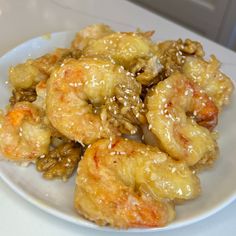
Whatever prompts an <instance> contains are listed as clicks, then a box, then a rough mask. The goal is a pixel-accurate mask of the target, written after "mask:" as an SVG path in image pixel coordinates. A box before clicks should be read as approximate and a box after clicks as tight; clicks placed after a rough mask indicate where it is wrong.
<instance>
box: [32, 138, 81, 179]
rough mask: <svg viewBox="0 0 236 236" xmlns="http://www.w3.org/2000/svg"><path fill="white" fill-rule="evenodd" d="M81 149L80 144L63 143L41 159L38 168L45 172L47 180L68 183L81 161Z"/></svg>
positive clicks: (37, 163)
mask: <svg viewBox="0 0 236 236" xmlns="http://www.w3.org/2000/svg"><path fill="white" fill-rule="evenodd" d="M80 156H81V148H80V147H79V146H78V144H76V143H73V142H70V143H62V144H60V145H59V146H57V147H56V148H54V149H53V150H51V151H50V152H49V153H48V154H47V155H45V156H42V157H39V158H38V159H37V161H36V168H37V170H38V171H40V172H43V177H44V178H45V179H49V180H51V179H55V178H60V179H62V180H64V181H66V180H67V179H68V178H69V177H70V176H71V175H72V173H73V172H74V170H75V169H76V167H77V164H78V162H79V160H80Z"/></svg>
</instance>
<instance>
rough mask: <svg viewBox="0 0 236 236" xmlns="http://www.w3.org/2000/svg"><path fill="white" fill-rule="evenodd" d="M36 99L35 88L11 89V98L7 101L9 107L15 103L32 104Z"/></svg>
mask: <svg viewBox="0 0 236 236" xmlns="http://www.w3.org/2000/svg"><path fill="white" fill-rule="evenodd" d="M36 98H37V94H36V91H35V88H29V89H13V90H12V96H11V97H10V99H9V102H10V104H11V106H13V105H14V104H16V103H17V102H23V101H25V102H34V101H35V100H36Z"/></svg>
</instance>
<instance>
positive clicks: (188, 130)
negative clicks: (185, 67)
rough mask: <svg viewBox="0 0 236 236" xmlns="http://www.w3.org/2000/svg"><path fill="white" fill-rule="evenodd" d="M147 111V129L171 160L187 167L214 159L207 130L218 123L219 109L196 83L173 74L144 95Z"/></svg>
mask: <svg viewBox="0 0 236 236" xmlns="http://www.w3.org/2000/svg"><path fill="white" fill-rule="evenodd" d="M147 109H148V112H147V120H148V122H149V128H150V129H151V131H152V132H153V133H154V134H155V135H156V137H157V138H158V141H159V142H160V145H161V147H162V148H163V149H164V150H165V151H166V152H167V153H168V154H169V155H170V156H171V157H173V158H175V159H177V160H185V161H186V163H188V165H190V166H192V165H195V164H196V163H197V162H199V161H200V160H204V161H205V162H208V160H210V159H214V158H215V157H216V154H217V147H216V142H215V140H214V138H213V136H212V135H211V133H210V131H209V130H212V129H213V128H214V127H215V126H216V124H217V116H218V109H217V107H216V106H215V104H214V103H213V102H212V101H211V100H210V99H209V97H208V96H207V94H206V93H205V92H203V91H202V90H201V89H200V88H199V87H198V85H197V84H195V83H194V82H192V81H190V80H188V79H187V78H186V77H185V76H184V75H182V74H180V73H176V74H173V75H171V76H170V77H169V78H167V79H166V80H164V81H162V82H160V83H158V84H157V85H156V87H155V88H154V89H153V90H152V91H151V92H150V93H149V94H148V95H147Z"/></svg>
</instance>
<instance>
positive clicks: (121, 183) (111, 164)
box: [75, 138, 200, 228]
mask: <svg viewBox="0 0 236 236" xmlns="http://www.w3.org/2000/svg"><path fill="white" fill-rule="evenodd" d="M199 191H200V185H199V180H198V178H197V177H196V176H195V175H194V174H193V173H192V171H190V169H189V168H188V166H187V165H186V164H184V163H181V162H177V161H174V160H172V159H171V158H170V157H169V156H168V155H167V154H165V153H163V152H161V151H160V150H159V149H158V148H157V147H152V146H148V145H144V144H142V143H138V142H136V141H131V140H126V139H121V138H118V139H114V140H112V141H111V140H109V139H104V140H99V141H97V142H96V143H94V144H93V145H92V146H91V147H89V148H88V149H87V150H86V152H85V154H84V158H83V159H82V160H81V162H80V163H79V168H78V175H77V179H76V191H75V207H76V209H77V210H78V212H79V213H80V214H82V215H83V216H85V217H86V218H88V219H90V220H92V221H95V222H96V223H97V224H100V225H106V224H109V225H111V226H114V227H119V228H127V227H157V226H164V225H166V224H167V223H168V222H170V221H171V220H173V217H174V215H175V212H174V209H173V205H172V202H171V201H170V200H173V199H191V198H194V197H196V196H197V195H198V194H199Z"/></svg>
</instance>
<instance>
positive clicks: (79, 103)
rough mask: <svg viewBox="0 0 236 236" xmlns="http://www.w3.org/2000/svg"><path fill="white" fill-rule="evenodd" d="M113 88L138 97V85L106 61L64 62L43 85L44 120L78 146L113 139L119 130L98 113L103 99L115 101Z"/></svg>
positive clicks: (123, 71)
mask: <svg viewBox="0 0 236 236" xmlns="http://www.w3.org/2000/svg"><path fill="white" fill-rule="evenodd" d="M117 87H122V88H127V91H126V92H127V93H129V92H130V90H131V91H132V90H133V91H137V93H138V94H137V96H138V95H139V94H140V93H141V85H140V84H139V83H138V82H137V81H136V80H135V79H134V78H133V77H131V76H130V75H129V73H127V72H126V71H125V70H124V69H123V68H122V67H121V66H117V65H114V64H112V63H111V62H110V61H106V60H101V59H98V58H81V59H80V60H74V59H69V60H66V61H64V63H63V64H62V65H61V66H60V67H58V69H56V70H55V71H54V73H52V75H51V77H50V79H49V80H48V82H47V97H46V112H47V117H48V118H49V120H50V122H51V123H52V125H53V126H54V127H55V128H56V129H57V130H58V131H59V132H61V133H62V134H63V135H65V136H66V137H67V138H69V139H71V140H75V141H78V142H80V143H84V144H90V143H92V142H94V141H96V140H97V139H100V138H105V137H109V136H111V135H117V134H118V133H119V132H118V130H119V127H118V126H117V127H113V126H112V125H111V124H110V123H109V121H107V116H106V114H105V113H104V112H101V111H103V109H102V106H103V105H104V104H105V103H106V99H110V98H114V99H115V97H114V95H115V91H116V88H117ZM140 101H141V100H140ZM124 105H125V104H124ZM125 112H126V113H130V111H129V110H127V111H125ZM137 112H138V111H137ZM138 114H139V113H137V114H136V116H137V117H141V115H138ZM131 133H132V130H131Z"/></svg>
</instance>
